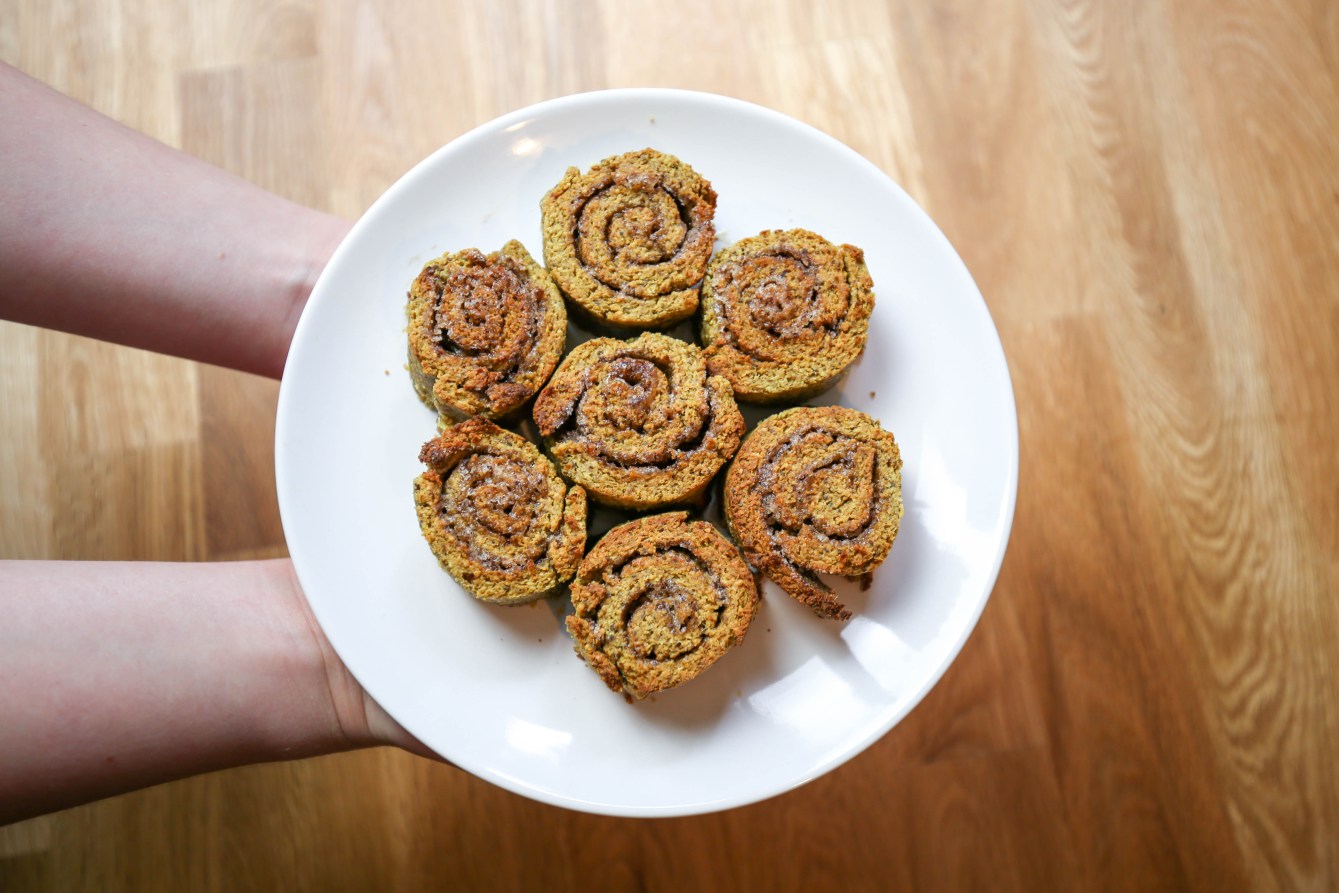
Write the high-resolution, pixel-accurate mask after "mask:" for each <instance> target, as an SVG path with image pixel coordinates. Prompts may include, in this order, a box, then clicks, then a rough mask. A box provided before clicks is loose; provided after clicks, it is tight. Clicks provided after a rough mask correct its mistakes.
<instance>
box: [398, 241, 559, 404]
mask: <svg viewBox="0 0 1339 893" xmlns="http://www.w3.org/2000/svg"><path fill="white" fill-rule="evenodd" d="M408 314H409V373H410V376H411V378H412V379H413V382H414V389H415V390H416V391H418V395H419V397H420V398H422V400H423V402H424V403H426V404H428V406H430V407H432V408H433V409H435V410H437V411H438V412H439V413H440V414H441V415H442V416H443V417H450V418H456V419H462V418H469V417H474V416H478V417H480V418H487V419H500V418H505V417H507V416H510V415H513V414H514V413H516V412H517V411H518V410H520V409H521V408H522V406H523V405H524V404H525V402H526V401H527V400H529V399H530V398H531V397H533V396H534V395H535V392H536V391H538V390H539V389H540V388H541V387H543V386H544V382H545V381H547V380H548V377H549V375H551V374H552V373H553V368H554V367H555V366H557V365H558V358H559V357H560V356H561V355H562V352H563V342H564V340H565V339H566V337H567V311H566V309H564V307H563V300H562V295H561V294H560V293H559V291H558V288H557V286H555V285H554V284H553V280H552V279H550V278H549V274H548V273H547V272H545V270H544V268H543V267H541V266H540V265H539V264H537V263H535V261H534V260H533V259H532V258H531V257H530V255H529V253H528V252H526V250H525V246H524V245H522V244H521V243H520V242H517V241H514V240H513V241H511V242H508V243H507V244H506V245H504V246H502V250H501V251H497V252H494V253H493V254H488V255H485V254H483V253H482V252H480V251H478V250H477V249H474V248H468V249H466V250H464V251H459V252H456V253H454V254H443V255H442V256H441V257H439V258H437V259H436V260H433V261H430V262H429V263H428V265H427V266H425V267H424V268H423V272H422V273H420V274H419V275H418V278H417V279H415V280H414V284H413V286H412V287H411V288H410V290H409V308H408Z"/></svg>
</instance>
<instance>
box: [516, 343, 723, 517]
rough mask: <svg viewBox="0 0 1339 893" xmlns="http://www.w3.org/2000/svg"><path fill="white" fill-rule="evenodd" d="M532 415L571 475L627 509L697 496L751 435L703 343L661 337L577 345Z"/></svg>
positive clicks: (601, 498)
mask: <svg viewBox="0 0 1339 893" xmlns="http://www.w3.org/2000/svg"><path fill="white" fill-rule="evenodd" d="M534 415H535V424H536V425H537V426H538V427H539V433H540V434H541V435H542V436H543V437H544V444H545V447H546V448H547V450H548V452H549V455H550V456H552V457H553V461H554V462H555V463H557V465H558V470H559V471H561V472H562V474H563V476H564V477H566V478H567V479H568V480H570V481H573V482H575V483H578V484H580V485H581V486H583V487H585V488H586V490H587V491H588V492H589V493H590V495H591V498H592V499H594V500H596V501H597V502H600V503H603V504H605V505H611V506H615V507H618V508H626V509H647V508H655V507H658V506H666V505H682V504H686V503H691V502H693V501H695V500H697V499H699V498H700V497H701V496H702V495H703V494H704V492H705V490H706V488H707V485H708V484H709V483H710V482H711V479H712V476H713V475H715V474H716V472H717V471H719V470H720V468H721V466H723V465H724V464H725V463H726V461H727V460H728V459H729V458H730V457H731V456H732V455H734V452H735V450H736V449H737V448H738V447H739V439H740V437H741V436H742V435H743V433H744V419H743V416H741V415H740V412H739V407H737V406H736V405H735V400H734V397H733V396H732V395H731V393H730V384H729V382H727V381H726V380H725V379H724V378H718V377H709V376H708V375H707V368H706V364H705V363H704V362H703V360H702V353H701V351H699V350H698V349H697V348H696V347H695V346H693V345H691V344H687V343H685V342H683V341H679V340H678V339H675V338H671V337H669V336H668V335H660V334H657V333H655V332H646V333H644V334H643V335H642V336H641V337H639V338H637V339H636V340H634V341H618V340H616V339H613V338H596V339H594V340H592V341H587V342H585V343H584V344H579V345H577V346H576V347H575V348H573V349H572V352H571V353H570V354H568V355H567V357H566V358H564V359H563V361H562V364H561V365H560V366H559V367H558V370H557V371H556V372H554V373H553V378H552V379H550V381H549V383H548V384H547V385H546V386H545V387H544V389H543V390H542V391H540V392H539V396H538V397H536V398H535V408H534Z"/></svg>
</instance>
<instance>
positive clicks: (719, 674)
mask: <svg viewBox="0 0 1339 893" xmlns="http://www.w3.org/2000/svg"><path fill="white" fill-rule="evenodd" d="M645 146H652V147H655V148H657V149H660V150H662V151H666V152H670V153H672V154H674V155H677V156H679V157H680V158H681V159H683V160H684V161H686V162H688V163H689V164H691V165H692V166H693V167H694V168H695V169H696V170H697V171H698V172H699V173H701V174H702V175H703V176H705V177H706V178H707V179H709V180H710V181H711V183H712V185H713V186H714V187H715V189H716V191H717V192H718V194H719V196H720V199H719V205H718V208H717V213H716V222H717V230H718V233H719V234H720V243H719V244H725V243H727V242H730V241H734V240H737V239H740V238H743V237H745V236H748V235H752V234H754V233H757V232H758V231H760V230H762V229H767V228H786V227H795V226H802V227H805V228H807V229H812V230H815V231H817V232H819V233H822V234H823V235H825V236H826V237H827V238H829V239H831V240H833V241H835V242H850V243H851V244H854V245H859V246H861V247H862V248H864V249H865V252H866V258H867V261H868V264H869V269H870V273H871V275H872V276H873V278H874V284H875V292H876V295H877V302H876V306H875V310H874V316H873V320H872V322H871V326H870V342H869V346H868V349H867V350H866V351H865V354H864V356H863V357H862V358H861V359H860V360H859V361H858V362H857V364H856V365H855V367H854V368H853V369H852V370H851V372H850V374H849V375H848V376H847V378H846V379H845V380H844V381H843V383H842V384H841V385H840V386H839V387H838V388H836V389H834V390H833V391H831V392H829V393H828V394H826V395H825V396H824V399H823V400H821V401H818V402H840V403H843V404H845V405H847V406H853V407H855V408H857V409H861V410H864V411H866V412H868V413H870V414H871V415H873V416H875V417H876V418H878V419H880V420H881V421H882V423H883V425H884V427H886V428H888V429H889V430H891V431H892V432H893V433H894V434H895V436H896V437H897V440H898V443H899V444H900V445H901V448H902V455H903V457H904V461H905V470H904V473H903V474H904V477H903V487H904V490H903V493H904V498H905V502H906V509H907V511H906V517H905V520H904V521H903V523H902V532H901V535H900V536H899V537H898V540H897V542H896V544H895V545H894V547H893V551H892V554H891V555H890V556H889V558H888V560H887V562H886V563H885V564H884V565H883V567H882V568H881V569H880V570H879V571H878V573H876V574H875V577H874V585H873V587H872V589H871V590H870V591H869V592H866V593H861V592H859V591H858V590H857V589H856V588H855V587H851V588H849V589H847V590H844V592H845V593H846V600H847V604H848V605H849V606H850V607H852V608H853V609H854V610H855V612H856V616H855V619H853V620H851V621H850V622H849V623H845V624H840V623H834V622H832V621H824V620H820V619H818V618H817V617H814V616H813V615H812V614H810V613H809V612H808V611H807V610H806V609H804V608H802V607H801V606H800V605H798V604H796V603H795V602H793V601H791V600H790V599H789V598H787V597H785V596H784V595H783V594H782V593H781V591H780V590H779V589H778V588H776V586H775V585H774V584H772V583H770V582H768V583H767V584H766V586H765V587H764V605H763V609H762V611H761V612H760V614H759V616H758V618H757V620H756V621H755V623H754V625H753V627H752V628H751V630H750V632H749V634H748V638H747V641H745V643H744V644H743V645H742V646H741V647H739V648H737V649H735V650H733V651H731V652H729V653H728V654H726V656H725V657H724V658H723V659H722V660H721V661H720V662H719V663H718V664H716V665H715V666H714V667H712V668H711V669H710V671H708V672H707V673H706V674H704V675H703V676H702V677H700V678H699V679H696V680H694V681H693V682H690V683H688V684H687V685H685V686H683V687H681V688H679V689H675V690H671V691H669V692H665V693H662V694H660V695H658V696H656V697H655V698H654V700H651V701H646V702H642V703H640V704H636V705H629V704H627V703H625V702H624V701H623V699H622V698H621V697H619V696H618V695H616V694H614V693H612V692H610V691H608V690H607V689H606V688H605V687H604V685H603V684H602V683H601V682H600V680H599V679H598V678H597V677H596V675H595V673H594V672H592V671H591V670H590V669H588V668H587V667H586V666H585V664H583V663H582V662H581V661H580V660H579V659H578V658H577V657H576V656H575V654H574V653H573V651H572V646H571V643H570V641H569V639H568V637H567V634H566V633H565V632H564V631H562V629H561V626H560V622H559V618H558V616H557V615H558V613H559V612H558V611H557V610H556V609H555V608H554V607H553V606H549V605H546V604H544V603H541V604H539V605H534V606H530V607H522V608H499V607H494V606H490V605H486V604H482V603H479V602H476V601H474V600H473V599H471V598H470V597H469V596H468V595H466V594H465V593H464V592H463V591H462V590H461V589H459V588H458V587H457V586H456V584H455V583H454V582H453V581H452V580H451V579H450V578H449V577H448V576H446V575H445V574H444V573H442V571H441V570H439V569H438V566H437V562H436V561H435V560H434V558H433V556H432V554H431V553H430V552H429V550H428V547H427V545H426V544H425V543H424V542H423V539H422V537H421V536H420V535H419V530H418V524H417V520H416V517H415V514H414V505H413V499H412V490H411V482H412V480H413V478H414V476H415V475H417V474H418V473H419V472H420V471H421V470H422V469H421V466H420V465H419V463H418V461H417V455H418V450H419V447H420V446H421V445H422V443H423V442H424V441H425V440H427V439H428V438H430V437H431V436H433V434H434V423H433V416H432V414H431V413H430V412H429V411H428V410H427V409H425V408H424V406H423V405H422V404H421V403H419V401H418V399H417V397H416V396H415V395H414V391H413V388H412V387H411V386H410V382H409V376H408V373H407V372H406V371H405V368H404V364H405V352H406V343H405V337H406V336H405V331H404V329H405V317H404V302H405V294H406V291H407V289H408V287H409V283H410V282H411V281H412V280H413V278H414V276H415V275H416V274H417V273H418V271H419V269H420V267H421V266H422V265H423V264H424V263H425V262H426V261H428V260H430V259H431V258H433V257H436V256H437V255H438V254H440V253H441V252H443V251H446V250H459V249H462V248H466V247H478V248H480V249H482V250H484V251H492V250H496V249H498V248H500V247H501V246H502V244H503V243H504V242H506V241H507V240H508V239H511V238H519V239H520V240H521V241H522V242H524V243H525V245H526V246H527V247H528V248H529V249H530V251H531V253H532V254H534V255H535V257H537V258H538V257H540V256H541V242H540V221H539V200H540V197H541V196H542V195H544V193H545V192H546V191H547V190H548V189H549V188H550V187H551V186H553V184H555V183H556V182H557V181H558V179H559V177H560V176H561V175H562V173H563V171H564V170H565V169H566V168H567V167H568V166H569V165H574V166H577V167H580V168H582V169H583V170H584V169H585V168H587V167H589V166H590V165H592V164H593V163H595V162H596V161H599V160H600V159H602V158H605V157H607V156H609V155H613V154H616V153H619V152H625V151H629V150H633V149H640V148H643V147H645ZM753 418H754V419H756V418H757V414H754V416H753ZM275 453H276V455H275V466H276V472H277V476H278V489H279V505H280V508H281V510H282V514H283V522H284V531H285V533H286V535H287V537H288V547H289V550H290V551H291V553H292V556H293V563H294V565H295V567H296V569H297V573H298V577H299V579H300V580H301V581H302V585H303V588H304V589H305V590H306V592H307V596H308V598H309V599H310V600H311V604H312V608H313V610H314V611H315V612H316V616H317V618H318V619H319V621H320V623H321V625H322V627H323V628H324V629H325V632H326V634H327V635H328V636H329V637H330V641H331V643H332V644H333V645H334V647H335V650H336V651H337V652H338V653H339V655H340V657H342V658H343V660H344V662H345V663H346V664H347V665H348V666H349V669H350V670H352V671H353V674H354V675H355V676H356V677H357V678H358V680H359V681H360V682H361V683H362V684H363V686H364V687H365V688H366V689H367V691H368V692H369V693H370V694H371V695H372V697H374V698H376V700H377V701H378V702H379V703H380V704H381V705H382V706H384V707H385V708H386V710H387V711H388V712H389V713H390V714H391V715H392V716H394V717H395V718H396V719H398V720H399V721H400V723H401V724H403V725H404V726H405V728H407V729H408V730H409V731H410V732H412V733H413V734H415V735H417V736H418V737H419V738H420V739H421V740H422V741H423V742H424V743H426V744H427V745H428V746H430V747H432V748H433V749H434V750H436V751H437V752H438V753H440V754H442V755H443V756H444V757H446V758H447V759H449V760H451V761H452V762H453V763H456V764H457V765H459V766H460V767H461V768H463V769H466V770H468V771H469V772H472V773H474V774H475V775H477V776H479V777H481V778H484V779H487V780H488V781H490V782H493V783H495V784H498V785H500V786H502V787H504V788H507V789H509V790H512V791H515V792H517V793H520V794H524V795H526V796H528V797H534V798H536V799H538V800H542V801H545V802H548V803H554V804H558V805H561V806H566V807H571V808H573V809H579V810H585V811H589V812H597V813H607V814H612V815H631V816H670V815H685V814H692V813H701V812H709V811H712V810H718V809H724V808H727V807H731V806H738V805H741V804H745V803H751V802H753V801H756V800H760V799H763V798H765V797H769V796H772V795H774V794H778V793H781V792H783V791H786V790H788V789H790V788H793V787H795V786H797V785H801V784H803V783H805V782H806V781H809V780H811V779H813V778H815V777H817V776H819V775H821V774H823V773H825V772H827V771H829V770H831V769H833V768H834V767H836V766H838V765H840V764H841V763H843V762H844V761H846V760H848V759H850V758H851V757H852V756H854V755H855V754H857V753H859V752H860V751H861V750H863V749H864V748H865V747H867V746H868V745H869V744H871V743H872V742H874V741H875V740H877V739H878V738H879V737H880V736H881V735H883V734H884V733H885V732H887V731H888V730H889V729H891V728H892V727H893V726H894V725H895V724H896V723H897V722H898V721H899V720H900V719H901V718H902V717H903V716H905V715H906V714H907V712H908V711H910V710H911V709H912V707H914V706H915V705H916V704H917V703H918V702H919V701H920V700H921V698H922V697H924V696H925V693H926V692H927V691H929V689H930V688H931V687H932V686H933V685H934V683H935V682H936V681H937V680H938V679H939V677H940V676H941V675H942V674H943V672H944V670H945V669H946V668H947V667H948V665H949V664H950V662H952V660H953V658H954V657H955V656H956V655H957V653H958V651H959V649H960V648H961V647H962V644H963V642H964V641H965V640H966V638H967V636H968V634H969V633H970V632H971V629H972V627H973V626H974V625H975V623H976V620H977V617H978V616H980V613H981V610H982V608H983V607H984V606H985V603H986V599H987V598H988V597H989V594H990V590H991V588H992V586H993V585H994V582H995V576H996V574H997V573H998V571H999V566H1000V562H1001V560H1002V559H1003V557H1004V548H1005V543H1006V541H1007V540H1008V535H1009V527H1010V524H1011V522H1012V519H1013V511H1014V497H1015V494H1016V489H1017V475H1018V429H1017V421H1016V418H1015V414H1014V400H1013V390H1012V387H1011V385H1010V382H1009V373H1008V368H1007V367H1006V365H1005V360H1004V353H1003V351H1002V349H1001V347H1000V341H999V337H998V335H997V334H996V332H995V328H994V326H993V325H992V323H991V320H990V315H989V313H988V312H987V310H986V306H985V303H984V302H983V301H982V299H981V295H980V293H979V292H978V291H977V289H976V286H975V285H974V284H973V282H972V279H971V277H970V275H969V274H968V272H967V270H966V268H965V267H964V266H963V264H962V262H961V260H959V258H958V256H957V254H955V253H954V251H953V249H952V247H951V246H950V245H949V243H948V241H947V240H946V239H945V238H944V236H943V235H942V234H941V233H940V232H939V230H938V229H937V228H936V227H935V225H934V224H933V223H932V222H931V221H930V219H929V218H928V217H927V216H926V215H925V213H924V212H923V211H921V209H920V208H919V207H918V206H917V205H916V204H915V203H914V202H913V201H912V200H911V199H910V198H909V197H908V196H907V195H906V194H905V193H904V192H903V191H902V190H901V189H899V188H898V187H897V186H896V185H894V184H893V183H892V182H891V181H890V180H889V179H888V178H887V177H886V176H885V175H884V174H883V173H881V172H880V171H879V170H878V169H877V168H875V167H874V165H872V164H870V163H869V162H868V161H866V160H865V159H863V158H861V157H860V156H859V155H857V154H856V153H855V152H853V151H852V150H850V149H848V148H847V147H846V146H843V145H842V144H840V143H838V142H837V141H835V140H833V139H832V138H830V137H828V136H826V135H824V134H823V133H820V132H819V131H817V130H814V129H813V128H811V127H809V126H807V125H804V124H801V123H798V122H796V121H794V120H792V119H790V118H787V117H785V116H784V115H781V114H778V113H776V112H773V111H769V110H767V109H763V108H760V107H758V106H754V105H750V104H748V103H744V102H740V101H738V100H734V99H726V98H723V97H719V96H712V95H708V94H701V93H689V92H681V91H675V90H612V91H607V92H600V93H588V94H583V95H578V96H569V97H566V98H563V99H557V100H553V101H551V102H546V103H542V104H540V105H536V106H532V107H530V108H526V109H522V110H520V111H517V112H513V113H512V114H509V115H506V116H505V117H502V118H499V119H497V120H496V121H492V122H489V123H488V124H485V125H483V126H481V127H479V128H477V129H475V130H473V131H471V132H470V133H467V134H465V135H464V136H462V137H460V138H459V139H457V140H455V141H453V142H452V143H450V144H449V145H447V146H445V147H444V148H442V149H441V150H439V151H437V152H435V153H434V154H433V155H432V156H430V157H429V158H428V159H427V160H425V161H423V162H422V163H421V164H419V165H418V166H417V167H415V168H414V169H413V170H411V171H410V172H409V173H407V174H405V176H404V177H403V178H401V179H400V181H399V182H397V183H396V184H395V185H394V186H392V187H391V188H390V189H389V190H388V191H387V192H386V194H385V195H383V196H382V197H381V198H380V199H378V200H377V202H376V203H375V204H374V205H373V206H372V207H371V208H370V209H369V210H368V212H367V213H366V214H365V215H364V216H363V218H362V219H361V220H359V221H358V223H357V224H356V225H355V226H354V228H353V230H352V232H350V233H349V236H348V238H347V239H346V240H345V241H344V243H343V244H342V245H341V246H340V247H339V249H338V251H336V252H335V255H334V257H333V258H332V259H331V261H330V264H329V266H328V267H327V268H326V270H325V272H324V274H323V275H322V276H321V278H320V281H319V282H318V283H317V285H316V288H315V290H314V291H313V293H312V296H311V301H310V302H309V303H308V304H307V308H306V311H305V312H304V313H303V315H302V320H301V322H300V323H299V325H298V328H297V334H296V335H295V336H294V339H293V346H292V351H291V353H290V355H289V358H288V366H287V368H286V369H285V371H284V379H283V386H282V389H281V391H280V395H279V416H278V423H277V434H276V440H275ZM850 781H851V783H852V784H859V779H858V778H852V779H851V780H850Z"/></svg>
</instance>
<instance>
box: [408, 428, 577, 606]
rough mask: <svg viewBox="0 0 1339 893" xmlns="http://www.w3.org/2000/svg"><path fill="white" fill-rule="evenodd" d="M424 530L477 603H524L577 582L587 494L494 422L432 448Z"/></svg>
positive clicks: (421, 518)
mask: <svg viewBox="0 0 1339 893" xmlns="http://www.w3.org/2000/svg"><path fill="white" fill-rule="evenodd" d="M419 460H420V461H421V462H423V463H424V464H425V465H427V466H428V470H427V471H425V472H423V473H422V474H420V475H419V476H418V478H417V479H416V480H415V481H414V503H415V505H416V506H417V508H418V522H419V527H420V528H421V529H422V530H423V537H424V539H426V540H427V541H428V545H429V546H430V547H431V548H432V552H433V554H434V555H436V556H437V561H438V563H440V564H441V566H442V568H443V569H444V570H445V571H446V572H447V573H449V574H450V575H451V576H452V577H454V578H455V579H456V581H457V582H458V583H460V585H461V586H463V587H464V588H465V589H466V590H468V591H469V592H470V594H471V595H473V596H474V597H475V598H477V599H480V600H482V601H486V602H494V603H497V604H503V605H517V604H523V603H525V602H530V601H534V600H535V599H538V598H542V597H544V596H546V595H551V594H552V593H553V592H554V590H556V589H557V588H558V587H559V586H560V585H562V584H563V583H565V582H566V581H567V580H570V579H571V578H572V575H573V574H575V573H576V569H577V565H578V563H579V562H580V561H581V554H582V551H583V549H584V547H585V542H586V493H585V491H584V490H582V489H581V488H580V487H573V488H571V489H570V490H569V489H568V488H567V485H566V484H565V483H563V480H562V478H560V477H559V476H558V472H557V471H555V470H554V468H553V464H552V463H551V462H549V460H548V459H546V458H544V456H543V455H542V454H541V453H540V452H539V450H538V449H537V448H536V447H535V445H534V444H532V443H530V442H529V441H528V440H526V439H525V438H523V437H521V436H520V435H517V434H513V433H511V432H510V431H506V430H503V429H502V428H499V427H498V426H497V425H495V424H493V423H492V422H490V421H487V420H486V419H470V420H468V421H464V422H461V423H460V424H458V425H455V426H454V427H451V428H447V429H446V430H444V431H443V432H442V433H441V434H440V435H439V436H437V437H435V438H433V439H432V440H430V441H428V442H427V443H426V444H424V445H423V450H422V452H420V453H419Z"/></svg>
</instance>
